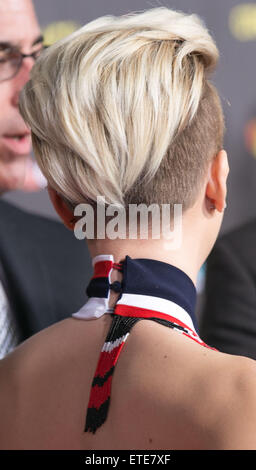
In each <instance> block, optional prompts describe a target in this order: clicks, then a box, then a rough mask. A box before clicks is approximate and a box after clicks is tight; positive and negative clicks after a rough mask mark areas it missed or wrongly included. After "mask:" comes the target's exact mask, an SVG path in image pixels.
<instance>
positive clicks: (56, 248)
mask: <svg viewBox="0 0 256 470" xmlns="http://www.w3.org/2000/svg"><path fill="white" fill-rule="evenodd" d="M0 262H1V264H2V269H3V274H4V286H5V288H6V291H7V295H8V297H9V301H10V305H11V309H12V312H13V313H14V316H15V318H16V320H17V323H18V327H19V330H20V332H21V340H22V341H23V340H24V339H26V338H28V337H29V336H31V335H33V334H34V333H36V332H38V331H39V330H41V329H43V328H45V327H47V326H49V325H51V324H52V323H55V322H57V321H59V320H62V319H64V318H66V317H67V316H70V314H72V313H74V312H75V311H77V310H78V309H79V308H80V307H81V306H82V305H83V304H84V303H85V302H86V299H87V297H86V293H85V289H86V286H87V284H88V283H89V280H90V277H91V260H90V256H89V253H88V250H87V247H86V242H85V241H84V240H83V241H78V240H77V239H76V238H75V236H74V234H73V232H71V231H69V230H68V229H67V228H66V227H64V225H62V224H61V223H60V222H57V221H53V220H50V219H47V218H45V217H42V216H38V215H32V214H30V213H28V212H25V211H23V210H21V209H18V208H17V207H15V206H13V205H11V204H9V203H7V202H5V201H3V200H1V201H0Z"/></svg>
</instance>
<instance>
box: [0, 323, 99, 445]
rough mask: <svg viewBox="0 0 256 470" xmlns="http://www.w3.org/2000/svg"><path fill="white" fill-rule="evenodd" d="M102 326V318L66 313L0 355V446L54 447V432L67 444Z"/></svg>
mask: <svg viewBox="0 0 256 470" xmlns="http://www.w3.org/2000/svg"><path fill="white" fill-rule="evenodd" d="M107 330H108V322H107V319H105V320H104V319H103V321H98V322H97V325H96V324H95V322H83V321H81V320H75V319H66V320H63V321H61V322H59V323H57V324H55V325H53V326H51V327H49V328H47V329H45V330H43V331H41V332H40V333H38V334H36V335H34V336H33V337H31V338H29V339H28V340H27V341H25V342H24V343H22V344H21V345H20V346H18V347H17V348H16V349H15V351H13V352H12V353H11V354H9V355H8V356H6V358H4V359H3V360H2V361H0V415H1V422H0V435H1V438H0V449H5V448H31V449H33V448H42V446H45V447H44V448H49V449H50V448H59V446H60V436H61V439H62V442H63V445H64V446H65V445H67V448H70V447H69V446H70V445H71V439H70V436H76V435H77V430H80V429H83V427H84V422H83V421H84V412H83V411H81V410H84V409H85V406H86V402H87V401H88V397H87V395H88V391H89V383H90V381H91V377H92V375H93V372H94V368H96V365H97V359H98V353H99V351H100V349H101V347H102V338H104V334H105V332H106V331H107ZM2 430H3V431H4V432H1V431H2ZM68 432H69V435H68ZM65 433H66V435H65ZM58 436H59V440H58ZM65 439H67V442H65ZM27 445H30V446H31V447H27ZM51 446H53V447H51Z"/></svg>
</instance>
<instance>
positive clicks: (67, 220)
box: [47, 186, 75, 230]
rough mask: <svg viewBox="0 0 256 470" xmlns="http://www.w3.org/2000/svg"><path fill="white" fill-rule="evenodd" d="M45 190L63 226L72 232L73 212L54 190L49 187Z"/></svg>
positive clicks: (73, 223)
mask: <svg viewBox="0 0 256 470" xmlns="http://www.w3.org/2000/svg"><path fill="white" fill-rule="evenodd" d="M47 190H48V194H49V197H50V199H51V201H52V204H53V206H54V208H55V210H56V212H57V214H58V215H59V216H60V218H61V219H62V221H63V222H64V225H65V226H66V227H67V228H68V229H70V230H73V229H74V225H75V218H74V214H73V212H72V211H71V209H70V208H69V207H68V206H67V204H66V203H65V201H64V200H63V199H62V197H61V196H60V195H59V194H58V193H57V191H55V189H53V188H51V187H50V186H47Z"/></svg>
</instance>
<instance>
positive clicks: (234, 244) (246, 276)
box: [200, 220, 256, 359]
mask: <svg viewBox="0 0 256 470" xmlns="http://www.w3.org/2000/svg"><path fill="white" fill-rule="evenodd" d="M206 273H207V274H206V288H205V304H204V308H203V311H202V313H201V326H200V335H201V337H202V339H204V341H205V342H206V343H208V344H209V345H212V346H214V347H216V348H217V349H219V350H220V351H223V352H227V353H230V354H238V355H242V356H248V357H251V358H254V359H256V220H253V221H251V222H249V223H247V224H245V225H243V226H242V227H240V228H238V229H235V230H233V231H232V232H230V233H228V234H226V235H224V236H223V237H221V238H220V239H219V240H218V241H217V243H216V245H215V247H214V249H213V251H212V252H211V254H210V256H209V258H208V260H207V270H206Z"/></svg>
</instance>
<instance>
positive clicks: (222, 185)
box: [205, 150, 229, 212]
mask: <svg viewBox="0 0 256 470" xmlns="http://www.w3.org/2000/svg"><path fill="white" fill-rule="evenodd" d="M228 173H229V165H228V157H227V153H226V152H225V150H220V152H219V153H218V154H217V155H216V156H215V157H214V159H213V161H212V162H211V165H210V168H209V176H208V182H207V185H206V192H205V196H206V198H207V199H208V201H210V203H211V204H212V207H214V208H215V209H217V210H218V211H219V212H223V210H224V209H225V207H226V196H227V177H228Z"/></svg>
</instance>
